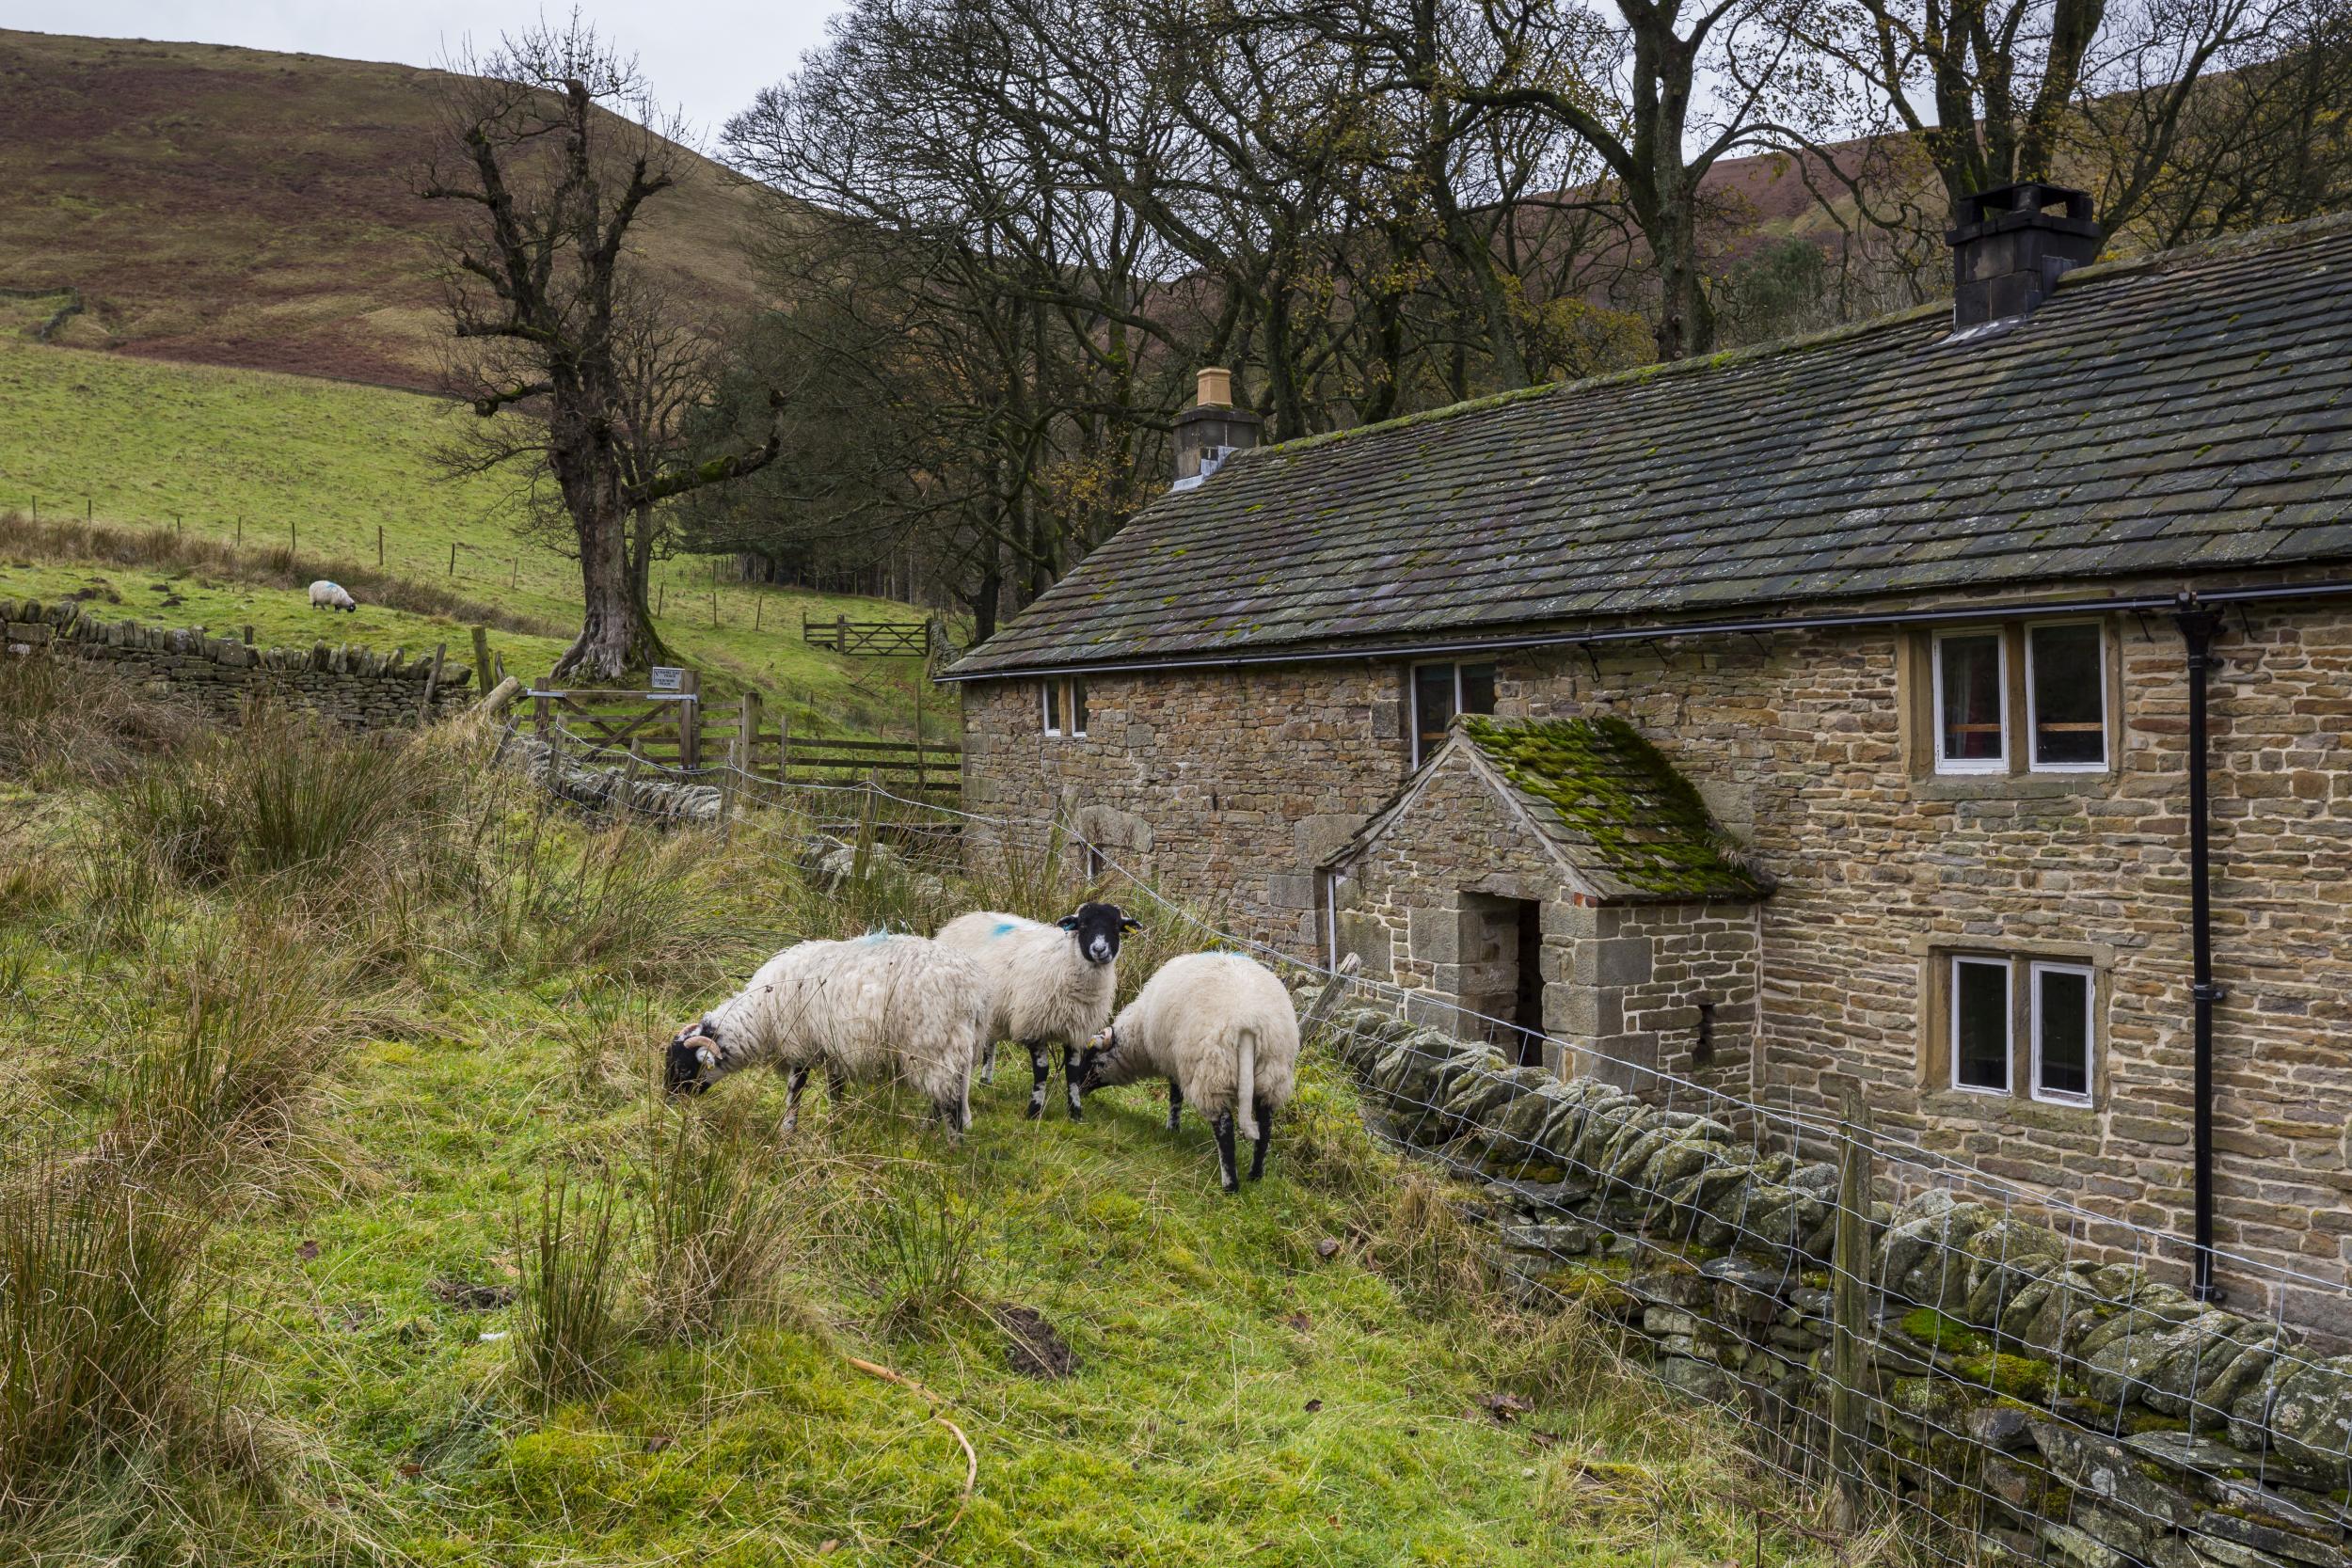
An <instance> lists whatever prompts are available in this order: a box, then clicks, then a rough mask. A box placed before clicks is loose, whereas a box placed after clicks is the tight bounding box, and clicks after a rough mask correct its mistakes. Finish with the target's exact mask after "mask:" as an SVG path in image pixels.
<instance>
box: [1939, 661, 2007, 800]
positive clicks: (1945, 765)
mask: <svg viewBox="0 0 2352 1568" xmlns="http://www.w3.org/2000/svg"><path fill="white" fill-rule="evenodd" d="M2001 644H2002V638H2001V634H2000V633H1999V632H1997V631H1981V632H1977V631H1972V632H1948V633H1946V634H1945V635H1943V636H1940V637H1938V638H1936V640H1935V770H1936V771H1937V772H1939V773H2004V772H2007V771H2008V770H2009V729H2008V726H2007V725H2006V724H2005V723H2004V722H2003V721H2002V717H2001V712H2002V707H2003V697H2004V695H2005V692H2004V688H2005V687H2006V686H2007V684H2008V658H2007V656H2006V652H2005V650H2004V649H2003V647H2002V645H2001Z"/></svg>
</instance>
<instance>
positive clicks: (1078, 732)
mask: <svg viewBox="0 0 2352 1568" xmlns="http://www.w3.org/2000/svg"><path fill="white" fill-rule="evenodd" d="M1041 692H1042V694H1043V703H1044V712H1045V733H1046V734H1047V735H1066V736H1073V737H1076V738H1084V737H1085V736H1086V733H1087V683H1086V682H1085V681H1083V680H1080V679H1078V678H1077V677H1075V676H1073V677H1072V678H1070V679H1069V680H1059V681H1047V682H1046V683H1045V684H1044V686H1043V687H1041Z"/></svg>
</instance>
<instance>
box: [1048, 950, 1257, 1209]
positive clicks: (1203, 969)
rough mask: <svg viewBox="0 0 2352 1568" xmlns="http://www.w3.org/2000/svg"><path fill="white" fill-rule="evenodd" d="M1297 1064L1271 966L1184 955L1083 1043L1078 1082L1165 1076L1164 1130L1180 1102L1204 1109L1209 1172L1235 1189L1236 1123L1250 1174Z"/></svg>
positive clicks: (1106, 1083)
mask: <svg viewBox="0 0 2352 1568" xmlns="http://www.w3.org/2000/svg"><path fill="white" fill-rule="evenodd" d="M1297 1068H1298V1015H1297V1013H1296V1012H1295V1010H1294V1009H1293V1007H1292V1006H1291V996H1290V992H1289V991H1287V990H1283V989H1282V982H1281V981H1280V980H1278V979H1276V978H1275V976H1274V973H1273V971H1271V970H1269V969H1267V968H1266V967H1265V966H1264V965H1263V964H1261V963H1258V962H1256V961H1254V960H1252V959H1249V958H1243V957H1242V956H1241V955H1240V954H1239V953H1187V954H1185V955H1184V957H1182V958H1170V959H1168V962H1166V963H1164V964H1162V965H1161V966H1160V969H1159V973H1158V974H1154V975H1152V978H1150V979H1149V980H1146V981H1145V982H1144V983H1143V990H1140V991H1137V992H1136V999H1135V1000H1134V1001H1133V1002H1130V1003H1128V1004H1127V1005H1126V1006H1124V1007H1121V1008H1120V1010H1119V1017H1118V1018H1117V1019H1115V1020H1114V1021H1113V1022H1112V1023H1111V1025H1110V1027H1109V1028H1107V1029H1104V1031H1103V1032H1102V1033H1101V1034H1100V1035H1097V1036H1096V1037H1094V1038H1093V1039H1092V1040H1089V1042H1088V1043H1087V1049H1086V1054H1084V1055H1083V1056H1081V1057H1079V1058H1078V1089H1079V1092H1080V1093H1082V1094H1092V1093H1093V1092H1094V1091H1095V1090H1096V1089H1101V1088H1109V1087H1113V1086H1115V1085H1120V1084H1132V1083H1134V1082H1135V1081H1136V1080H1137V1079H1139V1078H1165V1079H1167V1080H1168V1131H1169V1132H1174V1131H1176V1124H1177V1120H1178V1117H1180V1116H1181V1115H1182V1113H1183V1110H1184V1102H1185V1101H1191V1102H1192V1105H1193V1108H1194V1109H1195V1110H1198V1111H1202V1112H1205V1113H1207V1115H1208V1117H1209V1126H1210V1127H1211V1128H1212V1129H1213V1130H1214V1131H1215V1132H1216V1168H1217V1176H1218V1178H1219V1180H1222V1181H1223V1182H1224V1184H1225V1190H1226V1191H1227V1192H1229V1193H1231V1192H1238V1191H1239V1190H1240V1188H1241V1181H1240V1180H1239V1178H1238V1177H1237V1176H1236V1174H1235V1171H1234V1161H1233V1129H1234V1127H1235V1125H1236V1123H1238V1124H1239V1126H1240V1129H1241V1134H1242V1136H1243V1137H1246V1138H1248V1140H1249V1142H1250V1144H1251V1149H1250V1155H1249V1180H1252V1181H1255V1180H1258V1179H1259V1178H1260V1177H1262V1176H1263V1175H1264V1174H1265V1150H1266V1142H1267V1140H1268V1139H1269V1138H1270V1137H1271V1136H1272V1135H1273V1131H1274V1127H1273V1122H1274V1113H1275V1112H1277V1111H1279V1110H1280V1109H1281V1108H1282V1107H1283V1105H1285V1104H1286V1103H1288V1102H1289V1101H1290V1097H1291V1089H1292V1086H1293V1085H1294V1082H1295V1075H1296V1072H1297Z"/></svg>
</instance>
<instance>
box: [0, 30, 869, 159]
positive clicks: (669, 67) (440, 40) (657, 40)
mask: <svg viewBox="0 0 2352 1568" xmlns="http://www.w3.org/2000/svg"><path fill="white" fill-rule="evenodd" d="M581 9H582V12H583V13H584V14H585V15H586V16H587V17H588V18H589V19H590V20H591V21H593V22H594V23H596V26H597V27H598V28H599V29H600V30H602V31H603V32H605V33H606V34H608V35H610V36H611V37H612V39H614V40H616V41H618V42H619V44H620V45H621V47H622V48H623V49H624V50H626V51H628V52H632V53H634V54H635V55H637V58H638V61H639V63H640V64H642V65H643V66H644V69H645V75H646V77H647V78H648V80H649V81H650V83H651V85H652V87H653V90H654V93H655V95H656V96H657V97H659V98H660V99H661V101H662V102H663V103H669V104H673V105H675V106H676V107H678V108H681V109H683V110H684V111H685V112H686V116H687V118H688V119H691V120H692V121H693V123H694V128H695V130H696V132H697V133H699V134H700V135H702V136H703V137H704V138H705V139H706V140H707V139H710V138H713V137H715V136H716V135H717V134H718V131H719V127H720V126H721V125H722V124H723V123H724V122H725V120H726V118H727V116H729V115H731V114H733V113H735V112H736V111H737V110H739V109H740V108H742V107H744V106H745V105H746V104H748V103H750V102H751V99H752V94H754V93H755V92H757V91H758V90H759V89H760V88H761V87H766V86H767V85H768V84H770V83H771V82H775V81H780V80H782V79H783V78H784V76H786V75H787V73H788V72H789V71H791V69H792V68H793V66H794V65H796V64H798V63H799V61H800V57H801V53H802V51H803V50H805V49H807V48H809V47H810V46H811V45H812V44H816V43H819V42H821V41H823V39H824V35H825V18H826V17H828V16H830V15H832V14H833V13H834V11H836V10H838V9H840V6H839V5H838V4H837V3H836V0H595V3H594V4H590V5H583V6H582V8H581ZM569 10H570V6H569V5H568V4H567V3H566V0H553V3H551V4H547V5H541V4H539V3H538V0H462V3H459V0H75V3H74V4H72V5H70V6H66V5H59V4H58V3H57V0H0V27H23V28H26V29H29V30H31V31H34V32H42V33H83V34H90V35H94V36H96V37H99V38H134V39H167V40H174V41H195V42H200V43H236V44H243V45H245V46H246V48H248V49H282V50H288V51H300V52H302V53H305V54H310V55H341V56H342V57H343V58H345V59H353V60H398V61H400V62H402V63H403V64H406V65H438V64H439V63H441V60H442V58H443V57H444V56H445V55H450V54H453V53H454V52H455V51H456V50H457V49H458V47H459V46H460V45H462V44H463V43H464V42H465V41H466V40H467V38H468V37H469V35H470V36H471V38H472V39H473V40H474V41H475V43H477V44H478V45H482V46H485V47H486V46H487V45H490V44H493V43H495V42H497V40H498V35H499V34H500V32H501V31H502V30H506V29H511V28H514V27H516V26H518V25H521V24H527V23H530V22H532V21H534V20H536V19H537V18H538V17H539V16H540V15H541V14H542V13H544V14H546V15H547V16H548V17H549V18H550V19H554V20H561V19H562V18H563V17H564V15H565V14H567V13H568V11H569Z"/></svg>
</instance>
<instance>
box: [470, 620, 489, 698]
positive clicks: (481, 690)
mask: <svg viewBox="0 0 2352 1568" xmlns="http://www.w3.org/2000/svg"><path fill="white" fill-rule="evenodd" d="M473 689H474V692H475V694H476V695H477V696H487V695H488V694H489V690H490V629H489V627H487V626H476V627H474V628H473Z"/></svg>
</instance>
